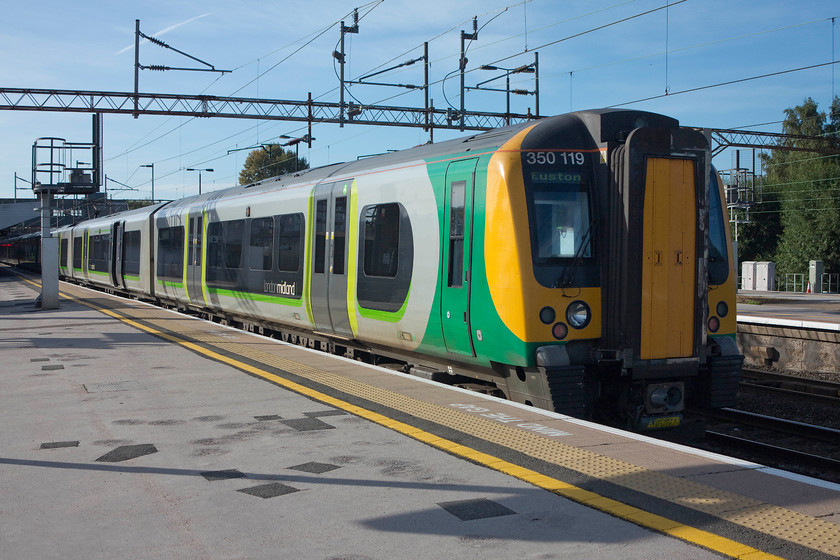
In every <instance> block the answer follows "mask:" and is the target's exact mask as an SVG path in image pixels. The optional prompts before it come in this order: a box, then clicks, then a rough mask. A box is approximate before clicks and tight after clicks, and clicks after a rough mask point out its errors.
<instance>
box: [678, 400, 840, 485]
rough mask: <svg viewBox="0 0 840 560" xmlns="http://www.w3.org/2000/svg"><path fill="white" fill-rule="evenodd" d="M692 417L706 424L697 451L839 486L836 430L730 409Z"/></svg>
mask: <svg viewBox="0 0 840 560" xmlns="http://www.w3.org/2000/svg"><path fill="white" fill-rule="evenodd" d="M694 413H695V414H697V415H699V416H702V417H703V419H704V420H705V422H706V424H707V426H706V431H705V440H704V441H703V442H702V444H700V446H701V447H704V448H707V449H713V450H714V451H718V452H722V453H725V454H727V455H732V456H736V457H740V458H742V459H746V460H750V461H755V462H758V463H761V464H765V465H768V466H771V467H776V468H780V469H784V470H789V471H792V472H797V473H800V474H805V475H808V476H812V477H815V478H820V479H823V480H828V481H831V482H838V483H840V429H835V428H828V427H824V426H817V425H813V424H808V423H805V422H797V421H793V420H786V419H783V418H776V417H773V416H767V415H764V414H757V413H754V412H748V411H744V410H736V409H731V408H724V409H720V410H701V411H694Z"/></svg>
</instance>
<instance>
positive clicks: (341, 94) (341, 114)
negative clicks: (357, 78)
mask: <svg viewBox="0 0 840 560" xmlns="http://www.w3.org/2000/svg"><path fill="white" fill-rule="evenodd" d="M339 48H340V49H341V50H340V51H339V54H340V55H341V58H339V59H338V64H339V65H340V67H341V73H340V76H339V81H340V82H341V91H340V92H339V96H338V107H339V109H338V110H339V113H338V127H339V128H344V21H342V22H341V46H340V47H339Z"/></svg>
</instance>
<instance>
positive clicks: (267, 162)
mask: <svg viewBox="0 0 840 560" xmlns="http://www.w3.org/2000/svg"><path fill="white" fill-rule="evenodd" d="M295 160H297V164H295ZM308 167H309V162H307V161H306V158H304V157H296V156H295V150H293V149H283V148H281V147H280V146H279V145H277V144H269V145H266V146H264V147H260V148H257V149H256V150H253V151H252V152H251V153H250V154H248V157H247V159H245V165H244V166H243V167H242V171H240V172H239V184H240V185H247V184H250V183H253V182H255V181H260V180H262V179H268V178H269V177H276V176H278V175H283V174H285V173H294V172H295V171H299V170H301V169H307V168H308Z"/></svg>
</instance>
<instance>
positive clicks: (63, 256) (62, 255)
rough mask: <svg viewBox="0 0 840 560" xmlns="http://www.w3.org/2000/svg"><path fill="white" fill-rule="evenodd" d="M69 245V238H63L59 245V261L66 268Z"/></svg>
mask: <svg viewBox="0 0 840 560" xmlns="http://www.w3.org/2000/svg"><path fill="white" fill-rule="evenodd" d="M68 246H69V242H68V241H67V238H66V237H65V238H63V239H62V240H61V244H60V245H59V247H58V262H59V263H60V264H59V266H61V267H64V268H66V267H67V248H68Z"/></svg>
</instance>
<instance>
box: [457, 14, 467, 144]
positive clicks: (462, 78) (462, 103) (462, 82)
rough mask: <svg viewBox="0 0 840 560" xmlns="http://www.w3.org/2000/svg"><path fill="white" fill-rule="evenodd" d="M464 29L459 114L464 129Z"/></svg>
mask: <svg viewBox="0 0 840 560" xmlns="http://www.w3.org/2000/svg"><path fill="white" fill-rule="evenodd" d="M464 36H465V33H464V30H463V29H462V30H461V59H460V62H459V64H460V65H461V114H460V115H459V116H460V118H461V130H462V131H463V130H464V68H465V67H466V65H467V59H466V58H465V57H464Z"/></svg>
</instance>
